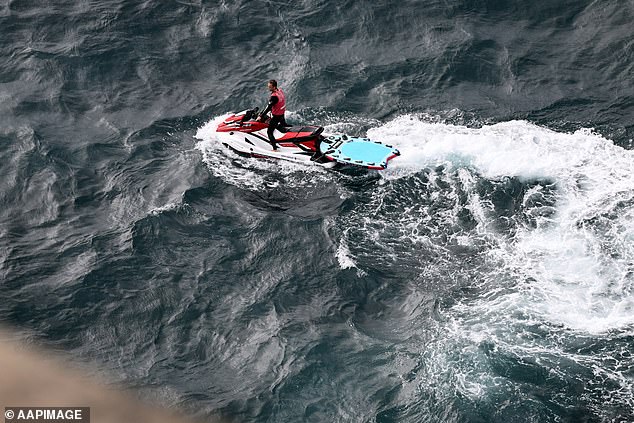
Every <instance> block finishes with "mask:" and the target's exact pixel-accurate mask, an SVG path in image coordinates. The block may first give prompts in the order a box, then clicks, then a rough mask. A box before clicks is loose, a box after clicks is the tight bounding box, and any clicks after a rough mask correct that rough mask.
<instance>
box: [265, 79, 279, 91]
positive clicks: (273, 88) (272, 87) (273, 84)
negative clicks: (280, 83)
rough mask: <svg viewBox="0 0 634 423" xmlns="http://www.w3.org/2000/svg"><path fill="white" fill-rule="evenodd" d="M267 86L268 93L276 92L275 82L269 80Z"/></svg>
mask: <svg viewBox="0 0 634 423" xmlns="http://www.w3.org/2000/svg"><path fill="white" fill-rule="evenodd" d="M267 85H268V87H269V91H270V92H273V91H275V90H277V81H276V80H275V79H270V80H269V83H268V84H267Z"/></svg>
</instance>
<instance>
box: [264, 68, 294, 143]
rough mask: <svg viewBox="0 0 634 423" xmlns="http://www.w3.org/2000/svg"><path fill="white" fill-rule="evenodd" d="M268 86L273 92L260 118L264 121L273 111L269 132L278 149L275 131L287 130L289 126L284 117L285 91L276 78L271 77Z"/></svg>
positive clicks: (271, 140) (271, 141)
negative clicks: (279, 86) (278, 85)
mask: <svg viewBox="0 0 634 423" xmlns="http://www.w3.org/2000/svg"><path fill="white" fill-rule="evenodd" d="M267 87H268V89H269V91H270V92H271V97H270V98H269V103H268V105H267V106H266V109H264V110H263V111H262V113H260V117H259V120H260V121H262V122H263V121H264V119H266V114H267V113H268V112H269V111H270V112H271V115H272V117H271V120H270V121H269V129H268V130H267V134H268V136H269V142H270V143H271V146H272V147H273V150H277V146H276V145H275V136H273V131H274V130H276V129H277V130H279V131H281V132H286V127H287V126H288V125H286V120H285V119H284V112H286V99H285V97H284V91H282V89H281V88H278V87H277V81H276V80H275V79H271V80H270V81H269V82H268V84H267Z"/></svg>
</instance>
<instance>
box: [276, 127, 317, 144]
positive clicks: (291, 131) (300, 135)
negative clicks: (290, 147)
mask: <svg viewBox="0 0 634 423" xmlns="http://www.w3.org/2000/svg"><path fill="white" fill-rule="evenodd" d="M322 132H324V128H323V127H322V126H292V127H290V128H287V129H286V133H285V134H284V135H283V136H281V137H280V138H278V139H277V141H304V140H308V139H312V138H316V137H318V136H319V135H320V134H321V133H322Z"/></svg>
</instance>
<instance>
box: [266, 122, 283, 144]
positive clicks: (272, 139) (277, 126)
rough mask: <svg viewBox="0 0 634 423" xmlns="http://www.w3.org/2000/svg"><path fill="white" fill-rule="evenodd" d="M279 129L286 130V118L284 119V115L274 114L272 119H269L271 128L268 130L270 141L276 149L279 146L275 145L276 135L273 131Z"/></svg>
mask: <svg viewBox="0 0 634 423" xmlns="http://www.w3.org/2000/svg"><path fill="white" fill-rule="evenodd" d="M276 129H277V130H278V131H280V132H286V120H285V119H284V115H279V116H276V115H273V117H272V118H271V120H270V121H269V129H268V130H267V131H266V133H267V135H268V136H269V142H270V143H271V145H272V146H273V149H274V150H275V149H276V148H277V147H276V146H275V136H273V131H275V130H276Z"/></svg>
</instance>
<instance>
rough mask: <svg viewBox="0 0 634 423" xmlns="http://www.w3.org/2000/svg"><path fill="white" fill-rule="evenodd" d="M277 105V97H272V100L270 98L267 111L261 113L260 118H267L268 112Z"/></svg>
mask: <svg viewBox="0 0 634 423" xmlns="http://www.w3.org/2000/svg"><path fill="white" fill-rule="evenodd" d="M275 103H277V96H273V95H272V96H271V98H269V104H267V105H266V109H264V110H263V111H262V113H260V117H262V116H265V115H266V114H267V113H268V112H270V111H271V108H272V107H273V105H274V104H275Z"/></svg>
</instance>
